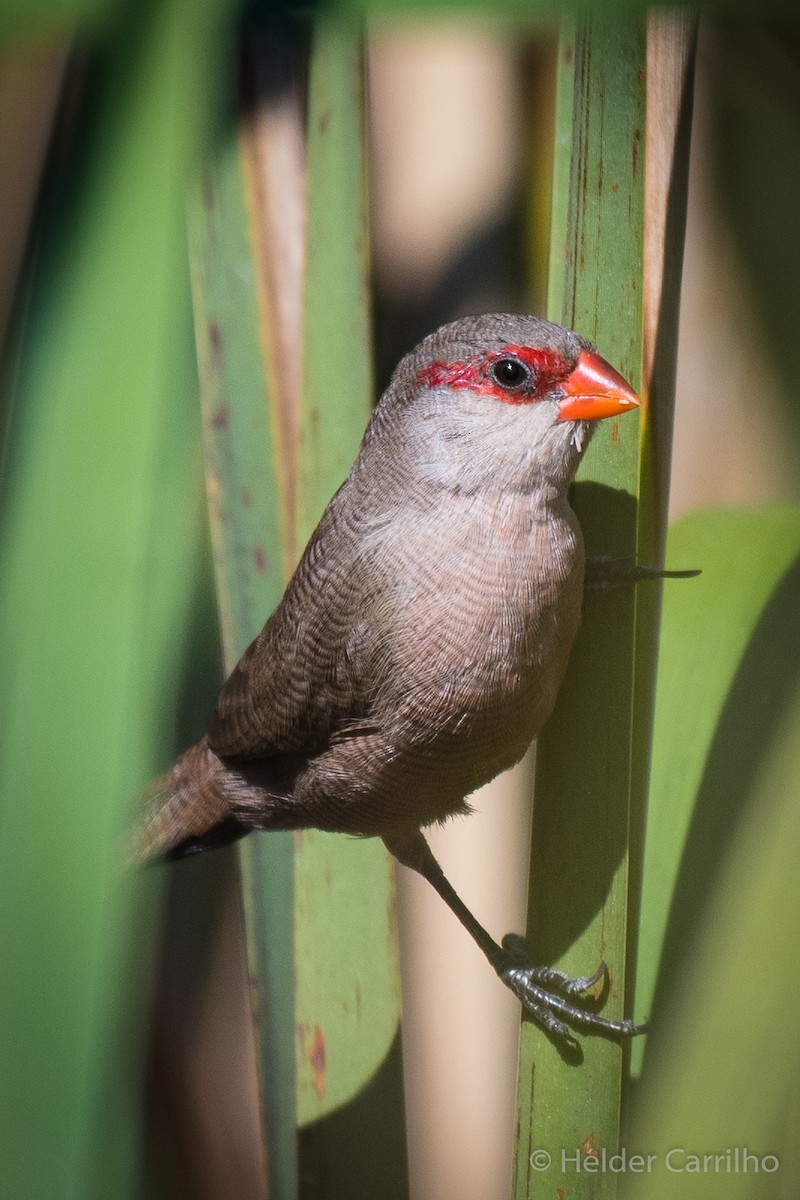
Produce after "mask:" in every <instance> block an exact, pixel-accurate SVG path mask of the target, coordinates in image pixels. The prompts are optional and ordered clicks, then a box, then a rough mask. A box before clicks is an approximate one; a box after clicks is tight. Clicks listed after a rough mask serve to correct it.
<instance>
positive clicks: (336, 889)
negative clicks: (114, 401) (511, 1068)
mask: <svg viewBox="0 0 800 1200" xmlns="http://www.w3.org/2000/svg"><path fill="white" fill-rule="evenodd" d="M363 106H364V80H363V61H362V56H361V39H360V35H359V29H358V26H357V25H353V24H351V23H348V22H346V21H345V22H342V21H339V20H336V19H324V18H323V19H320V20H319V21H318V23H317V25H316V28H315V37H314V43H313V47H312V58H311V68H310V79H309V101H308V243H307V258H306V277H305V295H304V333H303V344H304V372H303V397H302V405H301V413H300V458H299V464H298V476H299V491H298V521H299V527H298V538H297V542H298V545H302V544H303V543H304V542H305V540H306V539H307V537H308V536H309V535H310V533H311V531H312V529H313V527H314V525H315V523H316V521H317V520H318V518H319V516H320V514H321V512H322V510H323V508H324V506H325V504H326V503H327V502H328V500H329V499H330V497H331V495H332V494H333V492H334V491H335V490H336V488H337V487H338V486H339V484H340V483H341V482H342V480H343V478H344V476H345V475H346V473H347V471H348V470H349V468H350V465H351V463H352V461H353V459H354V457H355V455H356V452H357V449H358V445H359V442H360V439H361V435H362V433H363V430H364V426H365V425H366V422H367V419H368V416H369V412H370V407H371V403H372V385H373V381H372V349H371V328H370V316H369V313H370V299H369V290H368V261H369V260H368V233H367V214H366V188H365V167H364V157H363V155H364V107H363ZM295 869H296V888H297V916H296V926H295V938H296V945H297V1028H298V1045H297V1078H298V1120H299V1122H300V1124H301V1126H303V1127H304V1129H305V1132H304V1138H303V1143H302V1146H303V1156H304V1162H305V1164H306V1167H307V1171H308V1176H307V1183H306V1184H305V1188H306V1191H305V1192H304V1194H308V1195H317V1194H320V1191H319V1189H321V1188H322V1187H323V1180H325V1179H326V1178H327V1180H328V1183H327V1185H325V1186H326V1187H327V1188H328V1189H329V1190H326V1192H325V1194H326V1195H342V1196H347V1195H353V1194H356V1193H360V1194H364V1195H368V1194H371V1192H372V1190H374V1191H377V1192H378V1193H380V1194H381V1195H404V1194H406V1193H407V1186H408V1185H407V1169H406V1165H405V1123H404V1120H403V1110H402V1074H401V1070H400V1044H399V1015H400V983H399V965H398V953H397V941H396V936H397V935H396V929H395V916H394V872H393V868H392V866H391V864H390V861H389V858H388V855H387V853H386V851H385V850H384V848H383V846H382V844H381V843H380V842H378V841H375V840H353V839H349V838H344V837H342V836H340V835H331V834H324V833H319V832H317V831H307V832H306V833H304V834H303V835H302V837H301V838H299V839H298V845H297V853H296V859H295ZM377 1095H380V1096H381V1097H382V1100H381V1106H380V1107H379V1106H378V1105H377V1104H376V1096H377ZM354 1189H355V1192H354Z"/></svg>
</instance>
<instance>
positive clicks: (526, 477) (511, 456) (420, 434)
mask: <svg viewBox="0 0 800 1200" xmlns="http://www.w3.org/2000/svg"><path fill="white" fill-rule="evenodd" d="M638 405H639V401H638V399H637V397H636V394H635V393H634V391H633V389H632V388H631V387H630V385H629V384H628V383H626V382H625V380H624V379H623V378H622V376H621V375H619V374H618V373H617V372H616V371H615V370H614V368H613V367H612V366H610V365H609V364H608V363H607V362H606V361H605V359H603V358H601V357H600V355H599V354H598V353H597V351H596V350H595V349H594V348H593V347H592V345H591V344H590V343H589V342H587V341H586V340H585V339H583V338H581V337H580V336H579V335H578V334H577V333H573V332H572V331H571V330H568V329H564V328H562V326H560V325H553V324H551V323H550V322H548V321H543V320H541V319H540V318H538V317H532V316H514V315H510V314H506V313H489V314H486V315H484V316H479V317H466V318H462V319H461V320H458V321H453V322H452V324H449V325H444V326H442V328H441V329H438V330H437V331H436V332H435V333H432V334H431V335H430V336H429V337H427V338H425V340H424V341H422V342H421V343H420V344H419V346H417V347H416V349H414V350H412V351H411V353H410V354H407V355H406V357H405V358H404V359H403V360H402V361H401V362H400V364H399V366H398V368H397V370H396V371H395V374H394V376H393V378H392V382H391V384H390V386H389V388H388V389H387V392H386V394H385V396H384V399H383V400H382V401H381V406H380V407H381V408H383V409H384V411H385V418H386V420H388V421H389V422H390V423H391V425H392V427H393V428H394V430H395V431H396V432H397V434H399V437H398V438H397V439H396V446H397V450H398V452H400V451H401V447H402V452H403V453H404V455H405V456H407V457H408V458H409V459H410V462H409V466H410V467H411V468H412V469H413V470H414V471H415V473H417V474H420V475H422V476H424V477H426V478H428V479H429V480H430V481H431V482H432V483H439V484H441V485H442V486H444V487H448V488H453V489H456V490H459V491H472V490H476V489H479V488H482V487H485V486H495V487H498V486H499V487H500V488H501V489H503V490H514V491H530V490H533V489H535V488H536V487H537V486H539V485H540V484H541V485H548V484H555V485H556V486H561V485H564V484H566V483H567V482H569V480H570V479H571V478H572V476H573V475H574V473H575V470H576V468H577V466H578V463H579V461H580V458H581V455H582V453H583V451H584V449H585V446H586V444H587V442H588V440H589V436H590V432H591V430H592V428H593V422H595V421H597V420H600V419H601V418H603V417H611V416H619V415H621V414H622V413H626V412H629V411H631V410H632V409H634V408H637V407H638Z"/></svg>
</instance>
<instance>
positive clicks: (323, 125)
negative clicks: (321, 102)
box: [317, 108, 331, 134]
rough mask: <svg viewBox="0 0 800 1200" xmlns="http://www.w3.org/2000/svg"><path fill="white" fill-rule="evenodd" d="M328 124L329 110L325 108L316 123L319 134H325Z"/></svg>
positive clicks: (329, 119) (329, 120) (329, 118)
mask: <svg viewBox="0 0 800 1200" xmlns="http://www.w3.org/2000/svg"><path fill="white" fill-rule="evenodd" d="M330 123H331V110H330V109H329V108H326V109H324V110H323V111H322V112H321V113H320V114H319V120H318V122H317V129H318V130H319V131H320V133H321V134H324V133H326V131H327V129H328V126H329V125H330Z"/></svg>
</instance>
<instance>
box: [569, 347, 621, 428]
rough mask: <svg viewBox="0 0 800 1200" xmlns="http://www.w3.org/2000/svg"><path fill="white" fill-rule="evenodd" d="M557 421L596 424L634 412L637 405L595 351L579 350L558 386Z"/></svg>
mask: <svg viewBox="0 0 800 1200" xmlns="http://www.w3.org/2000/svg"><path fill="white" fill-rule="evenodd" d="M561 391H562V392H563V393H564V395H563V398H562V399H561V400H560V401H559V406H558V420H559V421H600V420H602V419H603V418H604V417H619V416H622V414H623V413H626V412H631V411H632V410H633V409H634V408H638V407H639V405H640V403H641V401H640V400H639V397H638V396H637V395H636V392H635V391H634V390H633V388H632V387H631V385H630V384H629V383H628V382H627V380H625V379H623V377H622V376H621V375H620V374H619V372H618V371H615V370H614V368H613V367H612V366H611V364H610V363H607V362H606V360H605V359H604V358H602V357H601V356H600V355H599V354H598V353H597V352H596V351H595V350H581V352H580V355H579V356H578V361H577V363H576V364H575V367H574V369H573V371H572V373H571V374H570V375H569V376H568V377H567V379H566V380H565V381H564V383H562V385H561Z"/></svg>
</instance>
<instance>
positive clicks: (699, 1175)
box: [628, 509, 800, 1198]
mask: <svg viewBox="0 0 800 1200" xmlns="http://www.w3.org/2000/svg"><path fill="white" fill-rule="evenodd" d="M668 545H669V553H670V556H671V558H672V560H673V561H678V560H680V561H681V562H689V561H691V563H692V565H697V566H701V567H702V568H703V575H702V576H701V577H700V579H698V580H694V581H692V583H691V584H687V585H686V586H685V587H680V588H679V587H674V588H672V589H670V592H669V594H668V595H667V596H666V598H665V603H664V614H663V639H662V650H661V663H660V671H659V688H658V696H657V707H656V735H655V743H654V753H653V779H652V785H651V806H650V814H649V819H648V830H647V848H646V857H645V875H644V889H643V908H642V924H641V936H640V950H639V979H638V993H639V1003H641V1004H645V1005H646V1004H647V1003H648V1001H649V999H650V998H651V997H652V1000H653V1007H652V1018H653V1031H652V1033H651V1034H650V1035H649V1036H648V1045H647V1047H646V1051H645V1056H644V1066H643V1070H642V1077H641V1082H640V1084H639V1085H638V1089H637V1094H636V1103H635V1105H634V1106H633V1112H634V1117H635V1120H634V1122H633V1127H632V1130H631V1136H630V1138H629V1139H628V1143H629V1145H630V1146H631V1147H636V1148H637V1149H641V1151H642V1152H644V1153H650V1154H653V1155H654V1156H655V1159H654V1164H653V1169H652V1171H651V1172H650V1173H649V1175H648V1177H647V1180H646V1181H644V1180H639V1181H634V1180H633V1179H631V1180H629V1184H630V1194H631V1195H633V1196H638V1195H647V1197H648V1198H650V1197H662V1196H663V1197H671V1196H681V1197H684V1196H689V1197H691V1196H702V1197H704V1198H705V1197H715V1196H725V1197H760V1196H774V1195H776V1194H780V1195H792V1194H794V1192H795V1191H796V1189H797V1186H798V1182H799V1181H800V1163H798V1156H797V1152H796V1145H795V1138H794V1133H793V1128H794V1124H795V1123H796V1119H797V1114H798V1105H797V1086H796V1079H797V1071H798V1067H800V1035H798V1029H797V1022H796V1014H795V1008H796V995H797V989H798V987H800V949H799V947H800V942H798V938H797V924H798V919H799V918H800V911H799V906H798V899H797V856H798V852H799V851H800V806H798V803H797V780H798V778H800V643H799V642H798V638H797V613H798V611H800V513H798V512H797V511H793V510H788V509H784V510H781V509H764V510H760V511H759V510H755V511H747V510H709V511H705V512H698V513H695V514H693V515H692V516H690V517H687V518H685V519H684V520H682V521H680V522H679V523H678V524H677V525H676V526H675V527H674V528H673V529H672V530H671V532H670V537H669V543H668ZM672 1148H677V1152H676V1154H674V1155H673V1157H672V1159H671V1160H670V1163H669V1164H668V1163H666V1162H665V1156H666V1154H667V1152H668V1151H669V1150H670V1149H672ZM737 1148H738V1149H739V1151H740V1152H741V1151H743V1150H744V1149H746V1150H747V1151H748V1152H749V1153H751V1154H753V1155H754V1156H756V1158H758V1159H759V1161H760V1160H761V1159H762V1158H763V1156H765V1155H775V1156H777V1158H778V1159H779V1160H780V1169H779V1172H778V1174H774V1173H773V1174H770V1172H769V1170H768V1169H767V1171H766V1172H765V1170H764V1169H763V1167H761V1166H759V1167H758V1168H756V1167H755V1166H754V1165H753V1163H752V1161H751V1162H750V1165H749V1168H748V1169H744V1168H743V1167H739V1169H738V1170H737V1169H734V1166H733V1165H731V1164H732V1163H733V1162H734V1160H733V1159H730V1160H727V1162H728V1165H727V1166H726V1158H725V1156H726V1152H727V1151H728V1150H731V1151H733V1150H736V1149H737ZM689 1154H697V1155H699V1156H701V1157H702V1156H703V1155H704V1154H708V1155H711V1156H714V1155H720V1156H721V1160H722V1165H721V1166H717V1167H715V1166H714V1165H713V1158H712V1165H711V1166H710V1167H709V1166H706V1167H705V1168H703V1166H702V1165H701V1166H700V1168H699V1169H696V1170H694V1171H692V1170H691V1164H689V1169H687V1163H688V1162H689V1160H688V1158H687V1156H688V1155H689ZM670 1164H671V1165H672V1167H673V1169H672V1170H670V1169H669V1167H670ZM769 1165H770V1164H768V1166H769ZM676 1166H677V1168H678V1169H677V1170H676V1169H675V1168H676ZM681 1167H683V1169H682V1170H681V1169H680V1168H681ZM776 1189H777V1190H776Z"/></svg>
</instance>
